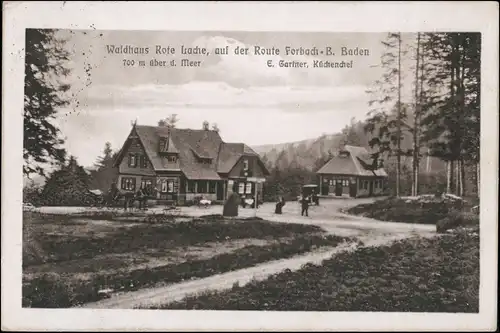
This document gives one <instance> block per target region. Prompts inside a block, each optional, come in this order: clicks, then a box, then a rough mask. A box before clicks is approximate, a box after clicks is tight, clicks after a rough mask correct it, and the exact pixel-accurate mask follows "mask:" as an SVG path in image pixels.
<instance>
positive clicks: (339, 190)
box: [335, 181, 342, 197]
mask: <svg viewBox="0 0 500 333" xmlns="http://www.w3.org/2000/svg"><path fill="white" fill-rule="evenodd" d="M335 195H336V196H338V197H340V196H342V183H341V182H339V181H338V182H336V183H335Z"/></svg>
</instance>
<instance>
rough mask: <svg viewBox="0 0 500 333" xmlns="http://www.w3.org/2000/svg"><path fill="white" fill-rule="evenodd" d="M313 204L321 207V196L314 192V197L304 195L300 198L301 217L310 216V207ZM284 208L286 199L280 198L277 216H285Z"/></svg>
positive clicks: (277, 205)
mask: <svg viewBox="0 0 500 333" xmlns="http://www.w3.org/2000/svg"><path fill="white" fill-rule="evenodd" d="M311 202H313V203H314V204H315V205H316V206H318V205H319V196H318V195H317V194H316V193H315V192H313V193H312V195H310V196H308V195H302V196H300V197H299V203H300V205H301V208H302V209H301V212H300V215H301V216H304V215H305V216H309V205H310V204H311ZM283 206H285V199H284V198H283V197H280V198H279V199H278V202H277V203H276V208H275V210H274V213H275V214H283Z"/></svg>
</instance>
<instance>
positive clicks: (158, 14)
mask: <svg viewBox="0 0 500 333" xmlns="http://www.w3.org/2000/svg"><path fill="white" fill-rule="evenodd" d="M3 4H4V11H3V12H4V21H3V22H4V26H3V27H4V29H3V31H4V34H3V38H2V40H3V48H2V52H3V59H4V63H3V64H2V65H3V71H2V72H3V74H4V75H3V76H2V80H3V84H2V86H3V89H4V90H3V91H2V97H3V98H2V99H3V102H4V105H3V108H2V116H3V121H2V126H3V127H2V163H3V167H2V310H1V313H2V330H15V329H17V330H139V329H140V330H211V329H212V330H234V331H236V330H294V331H298V330H390V331H395V330H411V331H414V330H422V331H424V330H425V331H427V330H457V331H464V330H494V329H496V306H497V299H496V295H497V292H496V291H497V290H496V285H497V253H498V252H497V250H498V245H497V237H496V235H497V234H498V233H497V220H496V216H497V207H498V205H497V202H498V201H497V193H498V192H497V190H498V165H497V161H498V155H497V154H498V128H497V126H498V3H496V2H479V1H474V2H472V1H470V2H349V3H347V2H311V3H306V2H301V3H298V2H286V3H283V2H281V3H276V2H270V3H256V2H252V3H248V2H238V3H236V2H224V3H221V2H219V3H216V2H192V3H190V2H140V3H139V2H88V3H85V2H75V3H73V2H66V3H63V2H4V3H3ZM25 28H72V29H89V28H90V29H108V30H109V29H115V30H116V29H119V30H192V31H194V30H202V31H206V30H229V31H230V30H233V31H235V30H240V31H241V30H243V31H244V30H254V31H257V30H260V31H326V32H328V31H332V32H354V31H359V32H375V31H378V32H386V31H402V32H415V31H480V32H482V36H483V39H482V40H483V43H482V45H483V49H482V65H481V71H482V73H483V75H482V87H481V94H482V103H481V110H482V117H481V131H482V132H481V179H482V181H481V201H482V203H481V234H480V237H481V258H480V264H481V278H480V281H481V286H480V313H479V314H418V313H410V314H409V313H353V312H337V313H335V312H332V313H319V312H277V313H272V312H226V311H154V310H87V309H67V310H35V309H22V308H21V283H20V281H21V257H22V256H21V253H22V249H21V248H22V245H21V239H22V236H21V235H22V230H21V228H22V214H21V202H22V191H21V187H22V171H21V170H22V168H21V165H22V163H23V159H22V139H23V127H22V114H23V87H24V84H23V78H24V53H23V51H24V29H25ZM4 189H8V195H6V192H5V191H4ZM17 189H19V190H17Z"/></svg>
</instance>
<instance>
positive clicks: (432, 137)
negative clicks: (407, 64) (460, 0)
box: [422, 33, 480, 195]
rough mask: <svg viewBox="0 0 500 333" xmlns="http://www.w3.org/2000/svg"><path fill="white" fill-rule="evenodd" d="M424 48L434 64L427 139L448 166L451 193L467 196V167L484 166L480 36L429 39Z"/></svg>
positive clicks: (448, 35) (443, 35)
mask: <svg viewBox="0 0 500 333" xmlns="http://www.w3.org/2000/svg"><path fill="white" fill-rule="evenodd" d="M424 46H425V47H424V49H425V52H426V55H427V58H428V59H430V61H431V63H432V66H431V67H432V69H431V71H430V72H428V73H427V75H426V77H427V80H426V81H427V82H426V83H427V85H428V86H429V87H430V89H429V92H428V93H429V94H430V95H431V97H430V98H427V99H428V100H429V102H428V103H429V104H430V107H428V109H427V111H426V112H425V114H424V116H423V119H422V124H423V125H425V127H426V128H425V137H426V140H427V141H428V142H429V147H430V148H431V149H432V152H433V155H435V156H437V157H439V158H441V159H443V160H445V161H447V163H448V167H447V169H448V176H447V191H448V192H454V193H456V194H458V195H464V194H465V190H466V189H465V183H466V182H465V180H466V177H465V172H466V168H465V164H466V163H467V162H468V163H475V164H476V165H477V163H478V161H479V115H480V111H479V99H480V92H479V89H480V34H479V33H432V34H427V41H426V43H425V45H424ZM476 174H477V173H476Z"/></svg>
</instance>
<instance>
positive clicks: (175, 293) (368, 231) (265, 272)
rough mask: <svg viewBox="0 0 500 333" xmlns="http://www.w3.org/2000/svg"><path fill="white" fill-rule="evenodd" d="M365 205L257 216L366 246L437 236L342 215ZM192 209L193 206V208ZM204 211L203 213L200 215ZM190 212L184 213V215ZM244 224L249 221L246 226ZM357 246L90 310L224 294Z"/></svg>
mask: <svg viewBox="0 0 500 333" xmlns="http://www.w3.org/2000/svg"><path fill="white" fill-rule="evenodd" d="M359 203H361V202H360V201H359V200H356V201H355V200H351V201H347V200H345V201H344V200H342V201H340V200H338V201H337V200H330V202H327V201H325V202H324V203H323V204H322V205H321V206H319V207H314V206H313V207H311V209H310V214H309V215H310V216H309V217H302V216H300V214H299V207H298V205H297V203H287V205H286V206H285V208H286V209H285V210H284V214H283V215H275V214H274V213H273V208H274V207H273V205H271V204H268V205H263V206H262V207H261V208H259V210H258V213H257V216H259V217H261V218H263V219H266V220H270V221H275V222H287V223H303V224H314V225H318V226H320V227H322V228H323V229H325V230H326V231H327V232H328V233H331V234H335V235H339V236H353V237H357V238H358V239H359V240H361V241H362V242H363V243H364V244H365V246H376V245H382V244H385V243H389V242H391V241H394V240H398V239H403V238H406V237H410V236H417V235H418V236H424V237H432V236H434V235H436V233H435V227H434V226H432V225H417V224H408V223H394V222H381V221H377V220H373V219H368V218H363V217H354V216H350V215H345V214H342V213H340V212H339V209H340V208H345V207H348V206H349V205H356V204H359ZM191 209H193V208H191ZM197 209H198V211H195V213H194V214H191V215H197V216H200V215H205V214H219V213H220V212H219V211H218V210H222V208H221V207H217V206H215V207H210V208H207V209H200V208H197ZM200 210H201V212H200ZM184 213H187V211H186V210H185V211H184V212H183V214H184ZM253 214H254V211H253V210H251V209H240V216H253ZM242 223H244V222H242ZM355 248H356V244H343V245H341V246H338V247H336V248H323V249H320V250H318V251H314V252H310V253H307V254H304V255H300V256H296V257H292V258H288V259H282V260H275V261H270V262H266V263H263V264H259V265H257V266H254V267H250V268H245V269H241V270H237V271H233V272H228V273H224V274H219V275H214V276H210V277H207V278H203V279H198V280H193V281H188V282H182V283H178V284H173V285H170V286H166V287H159V288H153V289H143V290H138V291H135V292H128V293H123V294H115V295H113V296H112V297H111V298H109V299H105V300H102V301H99V302H96V303H89V304H86V305H85V306H84V307H86V308H106V309H111V308H120V309H130V308H136V307H149V306H153V305H159V304H165V303H169V302H173V301H177V300H180V299H182V298H184V297H186V296H188V295H193V294H199V293H202V292H204V291H207V290H224V289H228V288H231V286H232V285H233V284H234V283H238V284H239V285H244V284H246V283H248V282H249V281H251V280H252V279H257V280H263V279H265V278H266V277H268V276H269V275H271V274H275V273H279V272H281V271H283V270H285V269H290V270H297V269H300V267H301V266H302V265H304V264H306V263H316V264H319V263H321V262H322V261H323V260H324V259H327V258H330V257H331V256H333V255H335V254H336V253H338V252H340V251H348V250H354V249H355Z"/></svg>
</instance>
